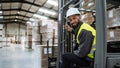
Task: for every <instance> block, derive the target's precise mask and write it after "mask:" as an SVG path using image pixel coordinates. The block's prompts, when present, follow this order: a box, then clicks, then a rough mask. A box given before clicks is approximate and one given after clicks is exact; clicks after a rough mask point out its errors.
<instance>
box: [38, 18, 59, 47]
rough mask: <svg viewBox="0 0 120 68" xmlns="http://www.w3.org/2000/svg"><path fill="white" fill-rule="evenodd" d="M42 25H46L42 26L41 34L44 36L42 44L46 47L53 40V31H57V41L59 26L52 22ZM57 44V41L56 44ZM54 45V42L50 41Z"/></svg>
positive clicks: (47, 21) (48, 21)
mask: <svg viewBox="0 0 120 68" xmlns="http://www.w3.org/2000/svg"><path fill="white" fill-rule="evenodd" d="M42 23H46V24H45V25H41V26H40V34H42V44H43V45H46V44H47V40H51V39H52V38H53V30H55V35H54V36H55V40H57V24H56V22H54V21H52V20H46V21H42ZM55 43H57V41H56V42H55ZM50 44H52V41H50Z"/></svg>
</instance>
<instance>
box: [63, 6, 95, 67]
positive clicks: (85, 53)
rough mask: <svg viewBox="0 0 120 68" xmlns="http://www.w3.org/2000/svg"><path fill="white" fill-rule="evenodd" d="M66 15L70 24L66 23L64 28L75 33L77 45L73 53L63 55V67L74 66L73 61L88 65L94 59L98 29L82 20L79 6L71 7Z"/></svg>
mask: <svg viewBox="0 0 120 68" xmlns="http://www.w3.org/2000/svg"><path fill="white" fill-rule="evenodd" d="M66 17H67V20H68V22H69V23H70V26H69V25H64V29H66V30H67V31H70V32H72V33H74V34H75V39H76V45H75V49H74V51H73V53H65V54H63V55H62V61H63V63H62V68H72V66H71V63H72V64H78V65H80V66H87V65H89V64H90V62H91V61H92V60H93V59H94V51H95V49H96V48H95V44H96V31H95V29H94V28H93V27H91V26H89V25H88V24H86V23H83V22H82V21H81V20H80V18H81V17H80V12H79V10H78V9H77V8H69V9H68V10H67V13H66Z"/></svg>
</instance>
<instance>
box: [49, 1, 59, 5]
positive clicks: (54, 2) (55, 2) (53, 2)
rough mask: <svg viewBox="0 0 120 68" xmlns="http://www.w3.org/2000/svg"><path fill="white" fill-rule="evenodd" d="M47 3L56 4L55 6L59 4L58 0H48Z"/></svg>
mask: <svg viewBox="0 0 120 68" xmlns="http://www.w3.org/2000/svg"><path fill="white" fill-rule="evenodd" d="M47 3H48V4H51V5H54V6H58V2H57V1H53V0H48V1H47Z"/></svg>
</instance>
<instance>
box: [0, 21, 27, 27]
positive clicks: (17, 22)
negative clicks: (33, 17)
mask: <svg viewBox="0 0 120 68" xmlns="http://www.w3.org/2000/svg"><path fill="white" fill-rule="evenodd" d="M5 23H7V24H9V23H16V24H19V23H20V24H22V25H25V26H26V25H27V24H26V23H23V22H19V21H8V22H0V24H5Z"/></svg>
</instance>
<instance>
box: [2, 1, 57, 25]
mask: <svg viewBox="0 0 120 68" xmlns="http://www.w3.org/2000/svg"><path fill="white" fill-rule="evenodd" d="M57 11H58V3H57V0H0V23H2V24H4V23H13V22H14V23H21V24H26V23H27V22H32V21H35V20H38V19H53V20H57Z"/></svg>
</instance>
